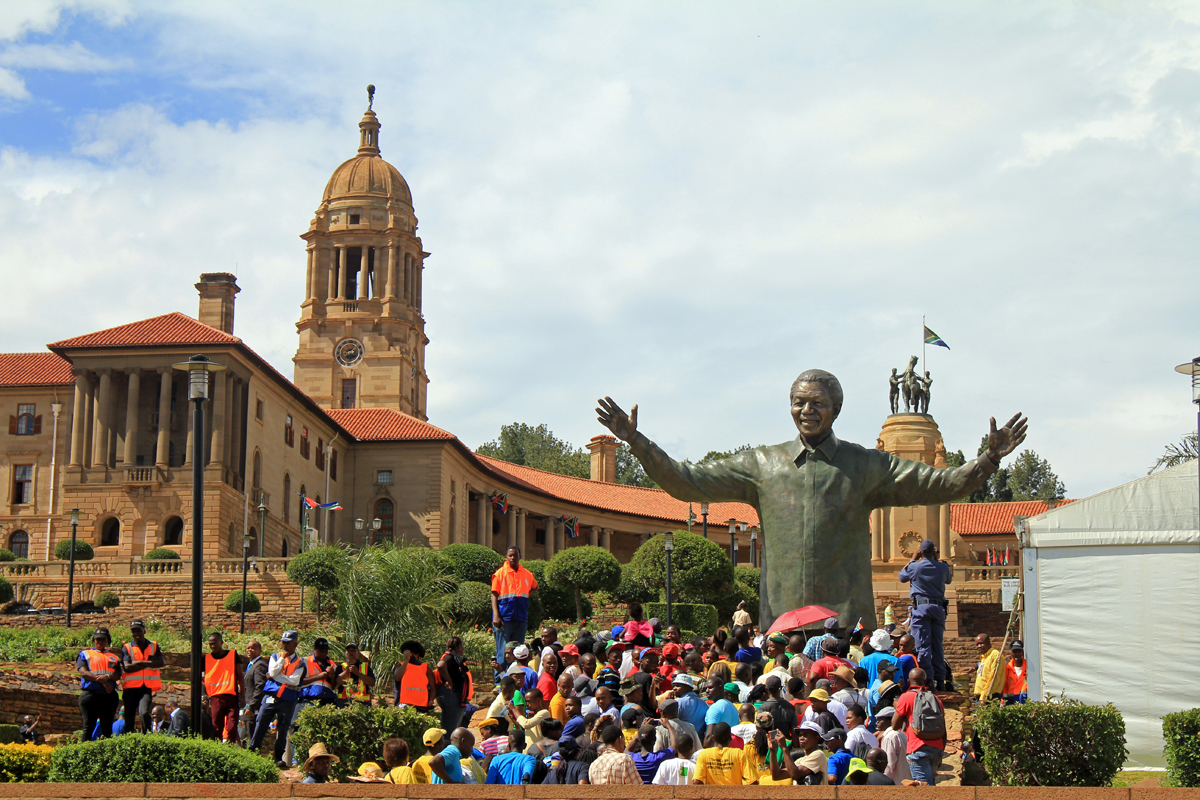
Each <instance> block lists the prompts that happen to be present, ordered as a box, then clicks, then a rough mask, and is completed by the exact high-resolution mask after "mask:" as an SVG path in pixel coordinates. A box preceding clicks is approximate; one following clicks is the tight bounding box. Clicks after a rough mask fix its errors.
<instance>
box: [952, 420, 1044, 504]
mask: <svg viewBox="0 0 1200 800" xmlns="http://www.w3.org/2000/svg"><path fill="white" fill-rule="evenodd" d="M985 450H987V437H986V436H984V437H983V439H982V441H981V442H980V444H979V450H978V452H977V453H976V455H983V453H984V451H985ZM965 463H967V459H966V456H964V455H963V452H962V450H956V451H955V452H953V453H947V454H946V465H947V466H949V467H961V466H962V465H963V464H965ZM1066 493H1067V488H1066V486H1064V485H1063V482H1062V481H1061V480H1059V478H1058V475H1057V474H1055V472H1054V470H1053V469H1052V468H1051V466H1050V462H1049V461H1047V460H1046V459H1044V458H1042V457H1040V456H1039V455H1038V454H1037V453H1036V452H1035V451H1033V450H1028V449H1027V450H1022V451H1021V452H1019V453H1017V454H1016V455H1015V456H1011V457H1010V458H1009V459H1007V460H1006V461H1005V462H1004V464H1003V465H1002V466H1001V467H1000V469H998V470H996V471H995V472H994V473H992V476H991V477H990V478H988V480H987V483H985V484H984V485H983V486H980V487H979V488H978V489H976V490H975V491H973V492H971V494H970V495H968V496H967V497H965V498H963V500H962V502H966V503H999V502H1007V501H1009V500H1054V499H1061V498H1063V497H1065V496H1066Z"/></svg>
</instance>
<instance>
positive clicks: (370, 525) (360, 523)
mask: <svg viewBox="0 0 1200 800" xmlns="http://www.w3.org/2000/svg"><path fill="white" fill-rule="evenodd" d="M381 528H383V520H381V519H380V518H379V517H376V518H375V519H373V520H371V521H370V522H367V521H366V520H365V519H356V520H354V530H356V531H361V530H367V529H369V530H370V531H371V533H369V534H367V536H366V537H365V538H364V539H363V546H364V547H365V546H366V545H369V544H380V543H379V542H372V541H370V539H371V538H374V537H376V536H378V535H379V531H380V529H381Z"/></svg>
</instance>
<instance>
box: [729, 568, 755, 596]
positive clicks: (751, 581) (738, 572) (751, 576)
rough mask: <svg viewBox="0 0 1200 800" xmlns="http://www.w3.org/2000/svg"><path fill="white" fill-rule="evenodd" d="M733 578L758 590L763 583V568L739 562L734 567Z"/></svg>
mask: <svg viewBox="0 0 1200 800" xmlns="http://www.w3.org/2000/svg"><path fill="white" fill-rule="evenodd" d="M733 579H734V580H735V581H741V582H742V583H744V584H746V585H747V586H753V587H754V590H755V591H758V587H759V584H761V583H762V570H761V569H759V568H758V567H752V566H750V565H749V564H738V565H737V566H736V567H734V568H733Z"/></svg>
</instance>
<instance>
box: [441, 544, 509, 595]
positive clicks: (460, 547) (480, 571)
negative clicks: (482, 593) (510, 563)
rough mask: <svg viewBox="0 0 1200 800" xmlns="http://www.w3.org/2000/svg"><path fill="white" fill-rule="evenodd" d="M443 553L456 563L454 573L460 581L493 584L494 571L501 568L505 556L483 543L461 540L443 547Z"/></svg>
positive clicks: (451, 561)
mask: <svg viewBox="0 0 1200 800" xmlns="http://www.w3.org/2000/svg"><path fill="white" fill-rule="evenodd" d="M442 555H444V556H445V557H446V558H448V559H450V563H451V564H453V565H454V575H455V577H457V578H458V580H459V582H460V583H461V582H462V581H475V582H476V583H486V584H487V585H488V586H491V585H492V573H494V572H495V571H496V570H498V569H500V565H501V564H503V563H504V556H502V555H500V554H499V553H497V552H496V551H495V550H493V549H492V548H490V547H484V546H483V545H481V544H468V543H466V542H459V543H458V544H452V545H448V546H447V547H445V548H443V549H442Z"/></svg>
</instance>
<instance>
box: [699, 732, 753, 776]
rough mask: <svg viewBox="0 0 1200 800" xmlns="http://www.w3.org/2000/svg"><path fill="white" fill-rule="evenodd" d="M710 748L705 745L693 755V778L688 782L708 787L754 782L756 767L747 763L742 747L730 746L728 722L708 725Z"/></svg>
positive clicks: (730, 737)
mask: <svg viewBox="0 0 1200 800" xmlns="http://www.w3.org/2000/svg"><path fill="white" fill-rule="evenodd" d="M712 738H713V744H714V745H715V746H714V747H706V748H705V749H703V750H701V751H700V752H699V754H697V756H696V777H695V778H694V779H693V781H692V783H696V784H706V785H709V786H747V785H750V784H756V783H758V769H757V768H756V767H754V766H753V765H752V764H751V763H750V759H748V758H747V757H746V751H745V750H738V749H736V748H733V747H730V746H729V745H730V743H731V742H732V741H733V734H732V733H731V732H730V730H729V723H727V722H718V723H717V724H716V725H714V726H713V727H712Z"/></svg>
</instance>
